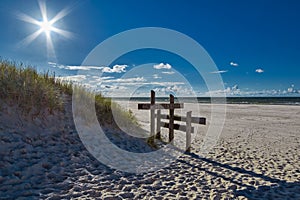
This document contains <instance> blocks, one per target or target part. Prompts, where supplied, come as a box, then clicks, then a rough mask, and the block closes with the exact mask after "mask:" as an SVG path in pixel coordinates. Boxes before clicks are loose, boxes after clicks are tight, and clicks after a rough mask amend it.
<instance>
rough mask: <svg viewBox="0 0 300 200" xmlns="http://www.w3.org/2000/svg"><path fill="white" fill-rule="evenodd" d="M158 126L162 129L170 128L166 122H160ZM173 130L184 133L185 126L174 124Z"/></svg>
mask: <svg viewBox="0 0 300 200" xmlns="http://www.w3.org/2000/svg"><path fill="white" fill-rule="evenodd" d="M160 126H161V127H163V128H170V124H169V123H166V122H161V123H160ZM173 129H175V130H179V131H184V132H186V126H185V125H180V124H174V126H173ZM191 133H194V127H191Z"/></svg>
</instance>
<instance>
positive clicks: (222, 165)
mask: <svg viewBox="0 0 300 200" xmlns="http://www.w3.org/2000/svg"><path fill="white" fill-rule="evenodd" d="M185 154H186V155H189V156H191V157H192V158H194V159H198V160H201V161H203V162H207V163H210V164H212V165H214V166H219V167H223V168H225V169H229V170H232V171H235V172H238V173H243V174H248V175H251V176H253V177H258V178H261V179H264V180H265V181H269V182H271V183H278V184H282V183H285V182H286V181H283V180H280V179H276V178H271V177H268V176H265V175H263V174H258V173H255V172H253V171H249V170H246V169H242V168H239V167H232V166H230V165H228V164H223V163H219V162H217V161H214V160H210V159H208V158H203V157H200V156H199V155H197V154H195V153H185ZM179 161H180V162H184V163H186V164H189V165H191V164H190V163H187V162H185V161H183V160H179ZM201 169H202V168H201ZM227 179H228V178H227Z"/></svg>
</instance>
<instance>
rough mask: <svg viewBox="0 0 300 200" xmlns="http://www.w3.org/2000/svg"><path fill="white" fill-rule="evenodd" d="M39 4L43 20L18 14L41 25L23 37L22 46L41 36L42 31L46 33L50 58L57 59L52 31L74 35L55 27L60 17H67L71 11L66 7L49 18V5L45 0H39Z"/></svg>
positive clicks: (26, 20)
mask: <svg viewBox="0 0 300 200" xmlns="http://www.w3.org/2000/svg"><path fill="white" fill-rule="evenodd" d="M38 4H39V7H40V11H41V15H42V18H43V19H42V20H41V21H38V20H37V19H34V18H32V17H30V16H29V15H27V14H24V13H19V14H18V18H19V19H20V20H22V21H25V22H28V23H31V24H35V25H37V26H38V27H39V29H38V30H37V31H35V32H34V33H32V34H30V35H28V36H27V37H26V38H25V39H23V40H22V41H21V46H27V45H28V44H30V43H31V42H33V41H34V40H35V39H36V38H37V37H38V36H40V35H41V34H42V33H45V35H46V46H47V53H48V58H52V59H53V58H54V59H56V55H55V50H54V45H53V42H52V38H51V36H52V35H51V33H52V32H55V33H57V34H60V35H62V36H64V37H66V38H71V37H72V33H71V32H69V31H66V30H63V29H60V28H57V27H55V23H56V22H57V21H59V20H60V19H62V18H63V17H65V16H66V15H67V14H68V13H69V12H70V9H67V8H65V9H63V10H61V11H60V12H59V13H57V14H56V15H55V16H54V17H53V18H52V19H50V20H49V19H48V16H47V7H46V3H45V1H43V0H39V1H38Z"/></svg>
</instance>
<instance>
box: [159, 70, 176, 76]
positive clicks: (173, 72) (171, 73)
mask: <svg viewBox="0 0 300 200" xmlns="http://www.w3.org/2000/svg"><path fill="white" fill-rule="evenodd" d="M161 73H163V74H169V75H171V74H175V72H173V71H171V72H161Z"/></svg>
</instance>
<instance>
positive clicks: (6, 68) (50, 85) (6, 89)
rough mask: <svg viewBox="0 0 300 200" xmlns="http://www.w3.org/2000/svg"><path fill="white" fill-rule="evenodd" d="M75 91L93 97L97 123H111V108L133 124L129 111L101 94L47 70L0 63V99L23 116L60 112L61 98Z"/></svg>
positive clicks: (62, 105)
mask: <svg viewBox="0 0 300 200" xmlns="http://www.w3.org/2000/svg"><path fill="white" fill-rule="evenodd" d="M75 88H79V89H81V90H82V92H83V93H84V94H85V95H87V96H92V97H95V109H96V113H97V116H98V120H99V121H100V122H109V123H110V124H113V123H114V119H113V114H112V109H115V110H116V111H117V112H118V113H119V116H121V119H122V121H123V122H124V123H126V124H127V123H131V124H137V120H136V118H135V117H134V115H133V114H132V112H130V111H125V110H123V109H122V108H121V107H120V106H119V105H118V104H116V103H115V102H112V101H111V99H110V98H106V97H104V96H103V95H102V94H94V93H92V92H90V91H89V90H87V89H84V88H83V87H81V86H80V85H73V84H72V83H71V82H67V81H63V80H61V79H58V78H56V77H55V74H54V73H53V74H52V73H50V72H49V71H47V72H45V73H44V74H38V73H37V71H36V69H34V68H33V67H31V66H24V65H23V63H20V64H16V63H15V62H11V61H5V60H0V100H2V101H4V102H5V103H7V104H9V105H16V106H17V107H18V109H20V110H21V113H22V114H24V115H27V114H33V115H39V112H41V111H42V110H45V109H47V110H48V111H49V113H50V114H53V112H54V111H63V110H64V109H65V108H64V104H65V103H66V102H65V98H63V96H64V95H68V96H71V95H72V93H73V89H75ZM100 116H101V117H100ZM103 116H105V117H103Z"/></svg>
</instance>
